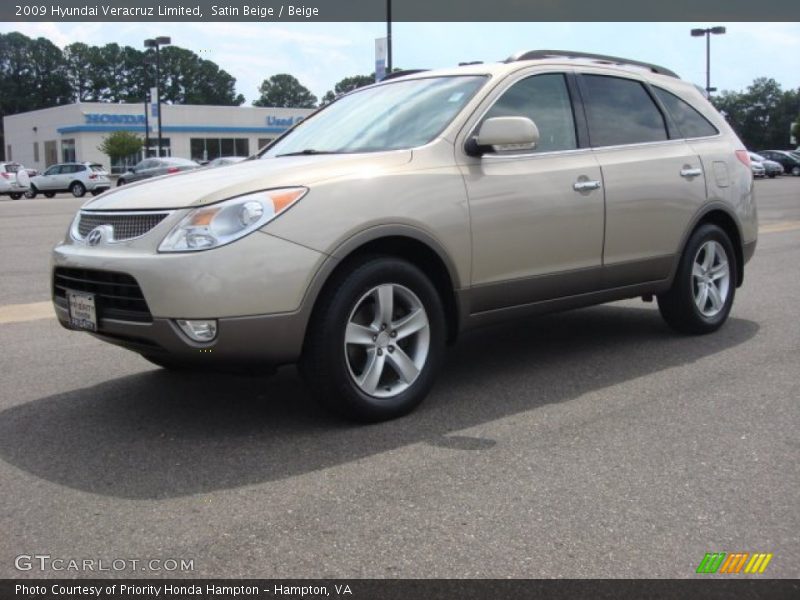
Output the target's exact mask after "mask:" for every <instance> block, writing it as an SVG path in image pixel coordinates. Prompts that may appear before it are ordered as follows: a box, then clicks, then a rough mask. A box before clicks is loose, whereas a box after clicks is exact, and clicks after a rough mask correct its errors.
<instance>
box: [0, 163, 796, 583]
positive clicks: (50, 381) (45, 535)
mask: <svg viewBox="0 0 800 600" xmlns="http://www.w3.org/2000/svg"><path fill="white" fill-rule="evenodd" d="M755 185H756V188H757V195H758V201H759V211H760V220H761V235H760V238H759V244H758V249H757V251H756V255H755V257H754V259H753V260H752V262H751V263H750V264H749V265H748V267H747V269H746V274H745V284H744V286H743V287H742V288H740V289H739V290H738V291H737V295H736V301H735V304H734V308H733V312H732V314H731V319H730V320H729V322H728V323H727V324H726V326H725V327H724V328H723V329H722V330H721V331H719V332H718V333H716V334H713V335H710V336H706V337H700V338H692V337H684V336H680V335H677V334H674V333H672V332H671V331H670V330H669V329H667V327H666V326H665V325H664V323H663V322H662V320H661V319H660V317H659V315H658V310H657V308H656V306H655V304H646V303H643V302H641V301H639V300H630V301H625V302H619V303H614V304H611V305H606V306H601V307H595V308H589V309H583V310H579V311H574V312H569V313H563V314H558V315H552V316H548V317H544V318H538V319H531V320H529V321H525V322H521V323H520V322H514V323H510V324H508V325H500V326H496V327H491V328H486V329H481V330H478V331H474V332H471V333H469V334H467V335H464V336H463V337H462V338H461V339H460V340H459V342H458V343H457V344H456V345H455V346H454V347H453V348H451V349H450V352H449V354H448V357H447V361H446V365H445V368H444V371H443V373H442V376H441V377H440V378H439V380H438V383H437V385H436V387H435V388H434V390H433V392H432V394H431V395H430V397H429V398H428V399H427V400H426V402H425V403H424V404H423V405H422V406H421V407H420V409H419V410H418V411H417V412H415V413H414V414H412V415H411V416H409V417H406V418H403V419H400V420H397V421H394V422H389V423H384V424H380V425H373V426H357V425H352V424H348V423H344V422H342V421H340V420H337V419H335V418H333V417H330V416H328V415H327V414H326V413H324V412H323V411H322V410H321V409H320V408H318V407H317V406H316V405H315V404H313V403H312V401H311V399H310V398H309V397H308V395H307V393H306V391H305V389H304V387H303V385H302V383H301V381H300V380H299V378H298V377H297V375H296V373H295V371H294V369H293V368H285V369H281V370H280V371H279V372H278V374H276V375H274V376H271V377H263V378H261V377H239V376H234V375H217V374H209V373H192V374H188V373H183V374H180V373H168V372H165V371H162V370H160V369H158V368H155V367H153V366H152V365H150V364H149V363H147V362H146V361H145V360H144V359H142V358H139V357H138V356H136V355H134V354H131V353H129V352H127V351H125V350H122V349H119V348H116V347H112V346H109V345H107V344H104V343H102V342H99V341H97V340H95V339H93V338H92V337H90V336H89V335H82V334H77V333H70V332H67V331H66V330H64V329H62V328H61V327H60V326H59V325H58V323H57V322H56V320H55V318H54V317H53V313H52V309H51V308H50V305H49V268H48V262H49V251H50V249H51V247H52V246H53V245H54V244H55V243H56V242H57V241H58V239H60V238H61V237H62V236H63V235H64V233H65V231H66V228H67V225H68V224H69V222H70V220H71V218H72V216H73V214H74V211H75V210H76V208H77V207H78V206H79V205H80V204H81V203H82V202H83V200H77V199H74V198H72V197H70V196H67V195H59V196H57V197H56V198H53V199H46V198H43V197H41V196H40V197H38V198H36V199H33V200H26V199H22V200H16V201H11V200H7V199H3V200H1V201H0V233H1V234H2V235H1V236H0V278H1V280H2V282H3V284H2V287H1V288H0V339H2V350H3V352H2V355H0V370H1V371H2V373H3V377H2V383H0V386H1V387H0V489H2V494H0V531H2V532H3V533H2V535H0V577H42V576H46V577H64V576H68V577H74V576H90V575H107V574H109V573H96V572H95V573H81V572H70V573H65V572H58V571H52V570H47V571H44V572H42V571H39V570H37V569H31V570H28V571H19V570H17V568H15V557H17V556H19V555H32V554H37V553H38V554H47V555H50V556H51V557H54V558H55V557H59V558H63V559H76V560H83V559H94V560H99V559H103V560H106V561H112V560H115V559H122V560H130V559H144V560H148V559H159V560H164V559H175V560H178V561H180V560H181V559H184V560H191V561H193V570H192V571H191V572H170V573H164V572H163V571H158V570H155V571H141V570H139V569H137V570H134V571H123V572H122V573H115V572H111V573H110V574H111V575H117V576H120V575H126V576H127V575H132V576H147V577H153V576H164V575H170V576H181V575H191V576H194V577H242V576H245V577H264V578H272V577H343V578H348V577H470V578H475V577H586V578H606V577H643V578H649V577H678V578H682V577H691V576H694V574H695V569H696V568H697V566H698V564H699V563H700V561H701V559H702V558H703V556H704V554H705V553H706V552H716V551H727V552H734V551H743V552H769V553H773V554H774V558H773V559H772V561H771V563H770V564H769V568H768V569H767V571H766V575H767V576H770V577H798V576H800V569H799V568H798V564H800V537H798V533H797V532H798V531H800V503H799V502H798V490H800V442H799V441H798V439H799V438H798V431H800V403H799V402H798V398H800V358H799V357H800V320H799V319H798V308H797V299H798V298H799V297H800V270H799V269H798V265H800V178H796V177H795V178H792V177H781V178H778V179H775V180H763V181H757V182H756V184H755Z"/></svg>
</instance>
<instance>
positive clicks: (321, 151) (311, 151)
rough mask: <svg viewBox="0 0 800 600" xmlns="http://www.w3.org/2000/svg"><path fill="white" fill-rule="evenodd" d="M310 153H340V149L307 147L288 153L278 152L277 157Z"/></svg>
mask: <svg viewBox="0 0 800 600" xmlns="http://www.w3.org/2000/svg"><path fill="white" fill-rule="evenodd" d="M310 154H338V150H315V149H314V148H306V149H305V150H299V151H298V152H287V153H286V154H276V155H275V158H280V157H281V156H303V155H310Z"/></svg>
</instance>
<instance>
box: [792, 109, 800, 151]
mask: <svg viewBox="0 0 800 600" xmlns="http://www.w3.org/2000/svg"><path fill="white" fill-rule="evenodd" d="M792 135H793V136H794V143H795V144H797V147H798V148H800V115H798V117H797V121H795V122H794V125H793V126H792Z"/></svg>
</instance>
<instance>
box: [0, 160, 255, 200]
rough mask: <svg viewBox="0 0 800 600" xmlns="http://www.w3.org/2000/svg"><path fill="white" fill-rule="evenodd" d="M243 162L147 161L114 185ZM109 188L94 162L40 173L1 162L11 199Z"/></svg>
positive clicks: (0, 188)
mask: <svg viewBox="0 0 800 600" xmlns="http://www.w3.org/2000/svg"><path fill="white" fill-rule="evenodd" d="M244 159H245V157H243V156H224V157H219V158H216V159H214V160H212V161H209V162H207V163H206V164H204V165H201V164H200V163H198V162H195V161H193V160H188V159H185V158H173V157H164V158H146V159H144V160H142V161H139V163H137V164H136V165H135V166H134V167H131V168H130V169H129V170H128V171H126V172H125V173H123V174H122V175H120V176H119V178H118V179H117V185H118V186H120V185H125V184H126V183H133V182H134V181H140V180H142V179H149V178H151V177H159V176H161V175H169V174H171V173H180V172H181V171H188V170H192V169H199V168H202V167H221V166H225V165H230V164H233V163H236V162H239V161H242V160H244ZM111 185H112V182H111V179H110V177H109V175H108V173H107V172H106V170H105V169H104V168H103V165H100V164H97V163H92V162H69V163H60V164H57V165H52V166H50V167H48V168H47V169H46V170H45V171H44V172H42V173H39V172H38V171H36V170H35V169H26V168H25V167H24V166H22V165H21V164H19V163H16V162H0V196H10V197H11V198H12V199H14V200H17V199H19V198H22V196H25V197H26V198H35V197H36V196H37V195H39V194H44V195H45V196H46V197H47V198H52V197H53V196H55V195H56V194H58V193H60V192H69V193H71V194H72V195H73V196H75V197H76V198H82V197H83V196H85V195H86V194H87V193H90V194H92V195H93V196H97V195H98V194H101V193H103V192H104V191H106V190H107V189H109V188H111Z"/></svg>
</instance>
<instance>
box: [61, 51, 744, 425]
mask: <svg viewBox="0 0 800 600" xmlns="http://www.w3.org/2000/svg"><path fill="white" fill-rule="evenodd" d="M756 235H757V219H756V206H755V202H754V198H753V183H752V176H751V172H750V164H749V155H748V154H747V152H746V150H745V148H744V146H743V145H742V144H741V142H740V141H739V140H738V139H737V137H736V135H735V134H734V133H733V132H732V131H731V129H730V127H729V126H728V125H727V124H726V123H725V121H724V119H723V118H722V117H721V116H720V115H719V114H718V113H717V112H716V111H715V110H714V109H713V108H712V106H711V105H710V104H709V103H708V102H707V101H706V100H705V98H704V97H703V95H702V94H701V93H700V92H698V90H697V89H696V88H695V87H694V86H692V85H690V84H688V83H686V82H683V81H681V80H680V79H679V78H678V77H677V76H676V75H675V74H674V73H672V72H670V71H668V70H667V69H664V68H662V67H658V66H655V65H649V64H646V63H639V62H636V61H628V60H624V59H617V58H613V57H601V56H595V55H584V54H577V53H570V52H561V51H532V52H527V53H524V54H521V55H518V56H515V57H512V58H510V59H509V60H507V61H505V62H503V63H499V64H492V65H486V64H473V65H467V66H462V67H459V68H454V69H448V70H439V71H427V72H416V73H412V74H408V75H406V76H400V77H392V78H391V79H390V80H388V81H384V82H382V83H380V84H377V85H374V86H370V87H367V88H362V89H360V90H356V91H354V92H352V93H350V94H348V95H346V96H343V97H341V98H340V99H338V100H336V101H335V102H333V103H331V104H330V105H328V106H327V107H325V108H324V109H322V110H320V111H318V112H316V113H315V114H313V115H312V116H310V117H309V118H307V119H306V120H305V121H303V122H302V123H300V124H299V125H297V126H296V127H294V128H293V129H292V130H291V131H289V132H288V133H287V134H286V135H284V136H283V137H282V138H279V139H278V140H277V141H275V142H274V143H273V144H272V145H271V146H269V147H267V148H266V149H265V150H263V151H262V152H261V153H260V154H259V155H258V156H256V157H253V158H252V159H251V160H247V161H245V162H243V163H239V164H237V165H234V166H230V167H225V168H222V169H213V170H205V171H195V172H192V173H188V174H185V175H183V174H178V175H172V176H170V177H168V178H161V179H159V180H158V181H155V182H144V183H138V184H132V185H129V186H125V187H123V188H119V189H116V190H112V191H109V192H107V193H105V194H103V195H101V196H99V197H97V198H96V199H92V200H90V201H89V202H88V203H86V204H85V205H84V206H83V207H82V209H81V210H80V212H79V213H78V214H77V215H76V217H75V220H74V222H73V224H72V226H71V228H70V230H69V233H68V235H67V237H66V239H65V240H64V241H63V242H62V243H61V244H59V245H58V246H57V247H56V248H55V250H54V252H53V282H52V283H53V298H54V302H55V307H56V311H57V313H58V317H59V319H60V321H61V323H62V324H63V325H64V326H65V327H68V328H70V329H82V330H88V331H90V332H92V333H93V334H94V335H96V336H97V337H98V338H100V339H102V340H105V341H108V342H111V343H114V344H118V345H121V346H124V347H126V348H129V349H131V350H133V351H135V352H138V353H140V354H141V355H142V356H144V357H145V358H146V359H148V360H150V361H152V362H154V363H156V364H158V365H161V366H164V367H180V368H187V367H191V366H197V367H200V368H207V367H208V366H210V365H211V364H212V363H213V364H215V365H220V366H222V365H237V366H241V365H250V366H259V365H263V366H265V367H266V366H273V365H279V364H284V363H292V362H298V363H299V365H300V367H301V372H302V373H303V374H304V376H305V377H306V379H307V380H308V382H309V384H310V386H311V388H312V390H313V392H314V393H315V395H316V396H317V397H318V398H319V400H320V401H322V402H323V403H324V404H325V405H327V406H328V407H330V408H332V409H334V410H336V411H338V412H340V413H343V414H344V415H346V416H349V417H351V418H356V419H360V420H372V421H376V420H381V419H388V418H392V417H396V416H399V415H402V414H404V413H407V412H408V411H410V410H411V409H413V408H414V407H415V406H416V405H417V404H418V403H419V402H420V401H421V400H422V399H423V398H424V397H425V395H426V394H427V393H428V391H429V390H430V388H431V386H432V385H433V382H434V378H435V375H436V372H437V369H438V368H439V365H440V363H441V360H442V355H443V353H444V349H445V345H446V343H447V342H448V341H450V340H453V339H454V338H455V337H456V335H457V334H458V332H460V331H462V330H464V329H465V328H469V327H472V326H474V325H477V324H481V323H486V322H489V321H493V320H496V319H501V318H510V317H518V316H521V315H527V314H531V313H541V312H546V311H553V310H561V309H565V308H573V307H579V306H586V305H590V304H596V303H601V302H608V301H611V300H617V299H621V298H630V297H636V296H643V297H645V298H648V297H650V296H653V295H655V296H657V297H658V304H659V308H660V310H661V314H662V315H663V316H664V318H665V319H666V321H667V323H669V325H671V326H672V327H673V328H675V329H677V330H679V331H682V332H687V333H694V334H699V333H708V332H712V331H714V330H716V329H717V328H718V327H720V326H721V325H722V324H723V322H724V321H725V320H726V318H727V317H728V313H729V312H730V310H731V305H732V303H733V298H734V293H735V290H736V288H737V287H738V286H739V285H741V283H742V279H743V266H744V264H745V263H746V262H747V261H748V260H749V259H750V257H751V256H752V254H753V252H754V250H755V245H756ZM208 350H212V351H211V352H208Z"/></svg>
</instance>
